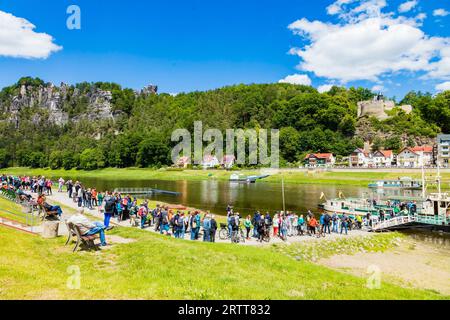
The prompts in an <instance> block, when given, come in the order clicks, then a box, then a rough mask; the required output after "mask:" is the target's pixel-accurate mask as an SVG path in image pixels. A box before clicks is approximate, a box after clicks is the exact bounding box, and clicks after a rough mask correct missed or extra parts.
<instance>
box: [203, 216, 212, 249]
mask: <svg viewBox="0 0 450 320" xmlns="http://www.w3.org/2000/svg"><path fill="white" fill-rule="evenodd" d="M210 238H211V219H210V217H209V214H206V216H205V219H203V241H204V242H210V241H211V239H210Z"/></svg>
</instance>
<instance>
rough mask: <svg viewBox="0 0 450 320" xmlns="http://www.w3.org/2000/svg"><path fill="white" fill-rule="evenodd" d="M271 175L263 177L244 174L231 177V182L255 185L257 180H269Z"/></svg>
mask: <svg viewBox="0 0 450 320" xmlns="http://www.w3.org/2000/svg"><path fill="white" fill-rule="evenodd" d="M268 176H269V175H262V176H245V175H243V174H232V175H231V176H230V182H239V183H255V182H256V180H259V179H264V178H267V177H268Z"/></svg>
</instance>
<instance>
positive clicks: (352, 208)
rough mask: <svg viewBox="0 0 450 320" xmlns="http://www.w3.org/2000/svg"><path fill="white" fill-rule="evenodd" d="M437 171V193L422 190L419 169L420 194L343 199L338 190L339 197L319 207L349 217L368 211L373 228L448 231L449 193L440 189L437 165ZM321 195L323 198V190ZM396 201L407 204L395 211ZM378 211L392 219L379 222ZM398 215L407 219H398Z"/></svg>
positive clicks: (449, 226) (396, 208)
mask: <svg viewBox="0 0 450 320" xmlns="http://www.w3.org/2000/svg"><path fill="white" fill-rule="evenodd" d="M437 170H438V174H437V177H436V182H437V185H438V192H437V193H430V194H427V193H426V186H425V173H424V170H423V169H422V183H421V185H422V195H421V196H420V197H401V199H400V197H395V196H392V197H388V198H384V199H381V198H380V197H378V199H367V198H344V197H343V194H342V193H340V194H339V198H335V199H326V202H325V203H323V204H322V205H321V206H320V207H321V208H322V209H323V210H324V211H326V212H329V213H337V214H344V213H345V214H347V215H351V216H358V215H362V216H366V215H367V214H370V215H371V216H372V217H374V221H375V224H374V226H373V229H374V230H375V229H377V230H383V229H388V228H398V227H410V226H417V225H420V226H423V227H431V228H440V230H444V231H450V195H449V194H448V193H443V192H442V191H441V177H440V173H439V166H438V169H437ZM322 197H325V195H324V194H323V193H322ZM322 197H321V198H322ZM400 203H403V204H405V203H407V204H408V205H404V206H403V207H404V209H403V211H399V204H400ZM381 211H383V212H384V214H385V216H387V217H389V216H392V217H395V218H394V219H388V220H387V221H384V220H383V221H381V220H379V219H378V217H379V215H380V212H381ZM401 217H406V218H407V219H406V218H405V219H400V218H401ZM391 220H392V221H391ZM394 220H395V221H394ZM388 221H389V222H388ZM394 222H395V223H394Z"/></svg>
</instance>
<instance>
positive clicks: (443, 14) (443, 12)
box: [433, 9, 450, 17]
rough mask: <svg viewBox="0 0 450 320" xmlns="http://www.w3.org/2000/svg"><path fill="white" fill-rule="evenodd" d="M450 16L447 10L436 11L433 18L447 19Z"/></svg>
mask: <svg viewBox="0 0 450 320" xmlns="http://www.w3.org/2000/svg"><path fill="white" fill-rule="evenodd" d="M449 14H450V12H448V11H447V10H445V9H436V10H434V11H433V16H435V17H446V16H448V15H449Z"/></svg>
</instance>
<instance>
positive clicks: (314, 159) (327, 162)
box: [303, 153, 336, 168]
mask: <svg viewBox="0 0 450 320" xmlns="http://www.w3.org/2000/svg"><path fill="white" fill-rule="evenodd" d="M303 161H304V163H305V167H313V168H315V167H332V166H334V164H335V163H336V158H335V157H334V156H333V154H332V153H310V154H307V155H306V157H305V159H304V160H303Z"/></svg>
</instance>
